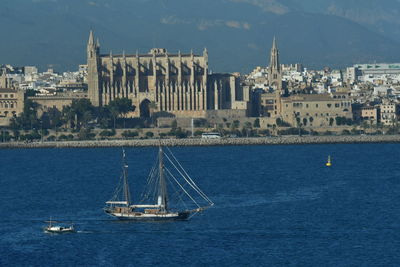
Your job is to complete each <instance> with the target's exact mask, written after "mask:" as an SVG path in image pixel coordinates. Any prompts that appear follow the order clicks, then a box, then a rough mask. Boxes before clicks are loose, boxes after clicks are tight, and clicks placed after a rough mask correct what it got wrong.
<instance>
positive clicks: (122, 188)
mask: <svg viewBox="0 0 400 267" xmlns="http://www.w3.org/2000/svg"><path fill="white" fill-rule="evenodd" d="M166 150H167V152H165V151H164V150H163V148H162V147H161V146H160V147H159V151H158V158H157V161H156V164H155V166H154V167H153V168H152V169H151V171H150V174H149V177H148V179H147V185H146V187H145V189H144V191H143V193H142V196H141V199H140V201H139V202H138V204H134V203H132V199H131V194H130V190H129V184H128V164H127V162H126V159H125V151H124V150H123V165H122V175H121V178H120V182H119V184H118V186H117V188H116V190H115V192H114V196H113V198H112V199H111V200H110V201H107V202H106V204H107V206H106V207H105V208H104V210H105V212H106V213H107V214H109V215H111V216H114V217H116V218H118V219H125V220H137V221H165V220H186V219H189V218H190V217H192V216H193V215H195V214H196V213H198V212H201V211H203V210H205V209H206V208H209V207H210V206H213V205H214V203H213V202H212V201H211V200H210V199H209V198H208V197H207V196H206V195H205V194H204V192H203V191H202V190H201V189H200V188H199V187H198V186H197V185H196V184H195V182H194V181H193V179H192V178H191V177H190V176H189V175H188V174H187V172H186V171H185V170H184V169H183V168H182V166H181V164H180V163H179V162H178V161H177V159H176V158H175V156H174V155H173V154H172V152H171V151H170V150H169V149H168V148H167V149H166ZM171 189H173V190H171ZM169 190H171V191H169ZM188 200H190V201H188ZM187 202H189V203H187Z"/></svg>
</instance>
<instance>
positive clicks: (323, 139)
mask: <svg viewBox="0 0 400 267" xmlns="http://www.w3.org/2000/svg"><path fill="white" fill-rule="evenodd" d="M160 143H161V144H162V145H165V146H236V145H305V144H357V143H400V135H374V136H371V135H363V136H284V137H259V138H221V139H200V138H194V139H189V138H188V139H161V140H158V139H142V140H139V139H137V140H98V141H97V140H96V141H63V142H60V141H57V142H32V143H23V142H9V143H0V149H1V148H95V147H147V146H158V145H159V144H160Z"/></svg>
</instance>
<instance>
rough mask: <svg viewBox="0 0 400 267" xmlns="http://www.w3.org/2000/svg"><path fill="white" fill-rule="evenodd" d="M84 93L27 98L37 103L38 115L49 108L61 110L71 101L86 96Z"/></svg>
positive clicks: (69, 104)
mask: <svg viewBox="0 0 400 267" xmlns="http://www.w3.org/2000/svg"><path fill="white" fill-rule="evenodd" d="M87 97H88V95H87V94H85V93H62V94H57V95H54V96H29V97H28V99H29V100H32V101H33V102H35V103H37V104H38V105H39V108H38V116H39V117H40V116H41V115H42V114H43V112H46V111H48V110H49V109H50V108H57V109H58V110H59V111H62V110H63V108H64V107H66V106H71V104H72V101H74V100H79V99H82V98H87Z"/></svg>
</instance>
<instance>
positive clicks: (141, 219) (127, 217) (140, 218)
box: [105, 210, 190, 222]
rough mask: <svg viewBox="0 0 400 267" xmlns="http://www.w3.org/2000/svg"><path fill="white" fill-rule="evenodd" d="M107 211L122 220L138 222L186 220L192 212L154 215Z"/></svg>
mask: <svg viewBox="0 0 400 267" xmlns="http://www.w3.org/2000/svg"><path fill="white" fill-rule="evenodd" d="M105 212H106V213H107V214H108V215H110V216H113V217H115V218H117V219H119V220H121V221H137V222H171V221H185V220H187V219H188V218H189V215H190V212H179V213H178V214H177V215H176V216H174V215H173V216H163V215H159V214H158V215H153V216H152V214H143V215H122V216H120V215H117V214H114V213H113V212H112V211H110V210H105Z"/></svg>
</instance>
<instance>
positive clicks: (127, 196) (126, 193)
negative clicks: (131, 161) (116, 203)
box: [122, 149, 131, 206]
mask: <svg viewBox="0 0 400 267" xmlns="http://www.w3.org/2000/svg"><path fill="white" fill-rule="evenodd" d="M122 164H123V166H122V169H123V176H124V196H125V201H126V205H127V206H129V205H130V203H131V194H130V192H129V184H128V164H127V163H126V159H125V150H124V149H123V150H122Z"/></svg>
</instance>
